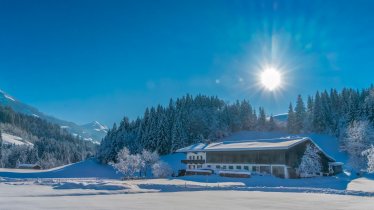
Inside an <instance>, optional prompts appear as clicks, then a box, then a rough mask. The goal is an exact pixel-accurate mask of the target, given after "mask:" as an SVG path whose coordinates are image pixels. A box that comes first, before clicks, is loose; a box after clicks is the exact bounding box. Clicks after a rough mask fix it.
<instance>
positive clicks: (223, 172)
mask: <svg viewBox="0 0 374 210" xmlns="http://www.w3.org/2000/svg"><path fill="white" fill-rule="evenodd" d="M218 174H238V175H240V174H244V175H251V174H252V173H251V172H248V171H219V172H218Z"/></svg>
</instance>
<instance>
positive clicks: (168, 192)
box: [0, 132, 374, 209]
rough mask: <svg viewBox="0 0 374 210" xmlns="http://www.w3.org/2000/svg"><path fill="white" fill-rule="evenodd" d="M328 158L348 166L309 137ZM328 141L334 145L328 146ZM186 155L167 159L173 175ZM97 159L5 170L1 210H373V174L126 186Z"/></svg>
mask: <svg viewBox="0 0 374 210" xmlns="http://www.w3.org/2000/svg"><path fill="white" fill-rule="evenodd" d="M279 135H284V134H282V133H267V134H266V135H265V134H264V133H256V132H242V133H238V134H236V135H233V136H231V137H230V138H229V140H230V139H232V140H235V139H244V138H246V139H248V138H275V137H278V136H279ZM309 136H311V137H312V139H313V140H314V141H316V142H317V144H318V145H320V146H321V148H322V149H323V150H325V151H326V152H327V153H328V154H330V155H332V156H333V157H334V158H336V159H337V160H338V161H342V162H346V155H345V154H344V153H341V152H340V151H339V150H338V149H337V146H336V144H335V141H336V140H335V139H334V138H332V137H330V136H327V135H314V134H311V135H309ZM326 142H329V143H326ZM184 158H185V157H184V155H183V154H172V155H167V156H162V157H161V160H162V161H164V162H166V163H168V164H169V165H171V166H172V168H173V169H174V170H178V169H180V168H182V167H183V164H181V162H180V161H181V160H182V159H184ZM120 178H121V175H120V174H117V173H116V172H115V170H114V169H113V168H112V167H111V166H109V165H101V164H99V163H98V162H96V161H95V160H94V159H89V160H86V161H83V162H79V163H76V164H71V165H67V166H63V167H59V168H54V169H50V170H42V171H39V170H23V169H0V209H53V208H61V209H115V208H121V209H191V208H204V209H229V208H231V209H301V208H302V209H316V206H319V207H320V208H321V209H372V206H374V177H373V176H369V175H365V176H364V177H355V176H354V175H353V174H349V173H343V174H340V175H339V176H336V177H318V178H308V179H280V178H276V177H272V176H260V175H254V176H252V177H251V178H227V177H219V176H217V175H212V176H185V177H175V178H169V179H140V180H127V181H121V180H120Z"/></svg>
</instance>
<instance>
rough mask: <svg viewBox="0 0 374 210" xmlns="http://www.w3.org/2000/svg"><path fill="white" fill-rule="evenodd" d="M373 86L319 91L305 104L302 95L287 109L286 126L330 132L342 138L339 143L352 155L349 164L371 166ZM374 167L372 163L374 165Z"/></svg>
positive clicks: (297, 130)
mask: <svg viewBox="0 0 374 210" xmlns="http://www.w3.org/2000/svg"><path fill="white" fill-rule="evenodd" d="M373 125H374V87H373V86H371V87H369V88H365V89H362V90H355V89H350V88H344V89H342V91H340V92H339V91H337V90H336V89H331V90H330V91H326V90H325V91H323V92H318V91H317V92H316V94H315V95H314V96H308V97H307V102H306V104H305V103H304V101H303V98H302V96H301V95H299V96H298V97H297V100H296V105H295V108H294V106H293V104H292V103H290V105H289V110H288V123H287V130H288V132H289V133H292V134H300V133H308V132H314V133H327V134H330V135H334V136H336V137H338V138H339V144H340V145H339V146H340V149H341V150H342V151H345V152H347V153H348V155H349V162H348V164H349V166H350V167H352V168H353V169H355V170H358V171H359V170H362V169H365V168H368V166H369V168H370V165H368V164H370V163H371V164H373V162H374V160H370V157H373V156H374V150H373V149H372V145H374V129H373ZM373 165H374V164H373ZM371 167H373V166H371Z"/></svg>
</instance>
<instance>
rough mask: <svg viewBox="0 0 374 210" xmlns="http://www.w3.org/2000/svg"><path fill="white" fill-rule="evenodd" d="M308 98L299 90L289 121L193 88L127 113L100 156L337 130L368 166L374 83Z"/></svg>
mask: <svg viewBox="0 0 374 210" xmlns="http://www.w3.org/2000/svg"><path fill="white" fill-rule="evenodd" d="M306 101H307V102H306V103H304V100H303V97H302V96H301V95H299V96H298V97H297V99H296V103H295V105H294V103H292V102H291V103H290V105H289V111H288V119H287V123H286V126H284V124H282V123H277V122H276V120H274V118H273V116H268V115H267V114H266V112H265V109H264V108H262V107H260V108H259V109H256V108H255V107H253V106H252V105H251V104H250V103H249V102H248V101H247V100H243V101H236V102H235V103H232V104H230V103H226V102H224V101H223V100H221V99H219V98H218V97H208V96H204V95H197V96H195V97H194V96H191V95H188V94H187V95H186V96H183V97H182V98H178V99H176V100H175V101H174V100H173V99H171V100H170V102H169V105H168V106H166V107H164V106H161V105H158V106H157V107H151V108H147V109H146V110H145V113H144V115H143V117H141V118H138V119H136V120H133V121H130V120H129V119H128V118H127V117H124V119H123V120H122V121H121V123H120V124H119V126H117V125H116V124H114V126H113V128H112V129H110V131H109V132H108V134H107V136H106V137H105V138H104V139H103V141H102V142H101V145H100V147H99V148H98V154H97V156H98V158H99V160H100V161H101V162H103V163H108V162H112V161H115V159H116V156H117V154H118V152H119V151H120V150H121V149H122V148H124V147H126V148H128V149H129V150H130V152H131V153H134V154H136V153H139V152H141V151H142V150H143V149H146V150H149V151H156V152H158V153H159V154H161V155H164V154H170V153H173V152H174V151H176V150H177V149H179V148H182V147H185V146H188V145H191V144H194V143H198V142H203V143H204V142H205V143H207V142H214V141H218V140H220V139H222V138H224V137H226V136H228V135H230V134H231V133H234V132H238V131H243V130H245V131H275V130H278V131H279V130H281V131H287V132H288V133H289V134H290V135H298V134H301V135H307V134H308V133H320V134H329V135H333V136H336V137H337V138H338V139H339V141H340V145H339V146H340V149H341V150H342V151H345V152H347V153H348V154H349V157H350V160H349V161H350V165H352V167H353V168H355V169H357V170H360V169H364V168H366V165H367V162H368V161H367V155H366V156H365V155H363V154H364V153H368V152H370V151H369V150H370V148H371V145H373V144H374V132H373V124H374V87H373V86H371V87H370V88H367V89H362V90H354V89H349V88H344V89H342V90H341V91H340V92H339V91H337V90H336V89H331V90H330V91H323V92H318V91H317V92H316V94H315V95H314V96H308V97H307V100H306ZM373 154H374V153H373Z"/></svg>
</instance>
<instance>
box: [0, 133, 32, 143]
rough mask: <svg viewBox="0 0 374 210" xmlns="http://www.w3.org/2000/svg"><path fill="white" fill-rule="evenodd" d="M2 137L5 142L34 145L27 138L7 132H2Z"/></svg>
mask: <svg viewBox="0 0 374 210" xmlns="http://www.w3.org/2000/svg"><path fill="white" fill-rule="evenodd" d="M1 137H2V139H3V142H4V144H15V145H29V146H33V145H34V144H32V143H31V142H29V141H27V140H23V139H22V138H21V137H19V136H14V135H11V134H7V133H1Z"/></svg>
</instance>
